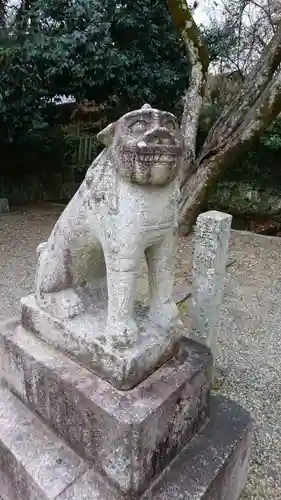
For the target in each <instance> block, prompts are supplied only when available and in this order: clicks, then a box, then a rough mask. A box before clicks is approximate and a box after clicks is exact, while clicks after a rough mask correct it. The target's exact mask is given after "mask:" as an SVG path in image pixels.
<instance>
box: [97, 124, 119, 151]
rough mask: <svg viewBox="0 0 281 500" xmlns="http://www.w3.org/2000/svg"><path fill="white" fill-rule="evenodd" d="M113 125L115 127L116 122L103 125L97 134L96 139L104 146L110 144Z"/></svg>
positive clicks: (113, 130)
mask: <svg viewBox="0 0 281 500" xmlns="http://www.w3.org/2000/svg"><path fill="white" fill-rule="evenodd" d="M115 127H116V122H114V123H110V124H109V125H107V127H105V128H104V129H103V130H101V131H100V132H99V133H98V134H97V139H98V141H100V142H101V143H102V144H104V145H105V146H110V144H111V143H112V139H113V136H114V132H115Z"/></svg>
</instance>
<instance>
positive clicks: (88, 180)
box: [36, 105, 183, 338]
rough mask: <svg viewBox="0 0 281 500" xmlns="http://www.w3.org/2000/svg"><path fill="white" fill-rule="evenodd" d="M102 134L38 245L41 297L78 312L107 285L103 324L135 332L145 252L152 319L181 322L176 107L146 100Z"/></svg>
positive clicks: (67, 314) (63, 313) (62, 312)
mask: <svg viewBox="0 0 281 500" xmlns="http://www.w3.org/2000/svg"><path fill="white" fill-rule="evenodd" d="M98 139H99V140H100V141H101V142H102V143H103V144H104V145H105V148H104V150H103V151H102V152H101V154H100V155H99V156H98V157H97V158H96V159H95V160H94V162H93V163H92V165H91V166H90V168H89V170H88V171H87V174H86V177H85V180H84V181H83V183H82V184H81V186H80V188H79V189H78V191H77V192H76V194H75V195H74V197H73V198H72V200H71V201H70V202H69V204H68V205H67V207H66V208H65V210H64V211H63V213H62V215H61V216H60V218H59V220H58V221H57V223H56V225H55V227H54V229H53V231H52V233H51V235H50V237H49V239H48V241H47V242H46V243H44V244H41V245H40V246H39V247H38V265H37V274H36V300H37V303H38V305H39V306H40V307H41V308H42V309H45V310H47V311H48V312H49V313H50V314H51V315H53V316H55V317H57V318H73V317H75V316H77V315H81V314H83V313H84V312H85V311H86V310H87V308H88V306H89V304H91V303H93V302H94V301H95V300H97V299H96V297H97V296H98V291H99V292H100V290H101V289H103V290H106V294H105V295H104V300H103V306H104V307H105V308H107V326H106V332H107V333H108V334H109V333H110V332H111V331H112V330H114V332H116V335H119V336H122V335H123V336H130V337H131V338H136V337H137V336H138V333H139V332H138V328H137V325H136V322H135V318H134V305H135V296H136V274H137V269H138V266H139V263H140V261H141V258H142V257H143V255H145V257H146V260H147V264H148V274H149V283H150V303H149V307H150V308H149V319H150V321H152V322H154V323H156V324H157V325H160V326H161V327H163V328H165V329H167V328H170V327H171V326H174V325H175V324H178V322H179V315H178V309H177V307H176V305H175V304H174V302H173V300H172V288H173V267H174V266H173V257H174V243H175V228H176V227H177V223H178V201H179V185H178V178H177V175H178V173H179V170H180V167H181V161H182V147H183V146H182V138H181V134H180V129H179V126H178V124H177V121H176V118H175V117H174V116H173V115H172V114H171V113H167V112H164V111H159V110H157V109H154V108H151V107H150V106H149V105H144V106H143V107H142V108H141V109H139V110H136V111H131V112H130V113H127V114H126V115H124V116H123V117H121V118H120V119H119V120H118V121H117V122H116V123H114V124H110V125H109V126H108V127H107V128H106V129H104V130H103V131H101V132H100V133H99V134H98Z"/></svg>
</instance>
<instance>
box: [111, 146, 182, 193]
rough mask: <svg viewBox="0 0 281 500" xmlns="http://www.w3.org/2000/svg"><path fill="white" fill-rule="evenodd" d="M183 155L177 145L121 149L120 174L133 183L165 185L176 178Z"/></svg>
mask: <svg viewBox="0 0 281 500" xmlns="http://www.w3.org/2000/svg"><path fill="white" fill-rule="evenodd" d="M181 153H182V151H181V148H180V147H178V146H175V145H167V146H165V145H161V146H160V145H159V146H155V145H147V146H142V147H138V146H137V147H121V148H120V149H119V173H120V175H121V176H122V177H125V178H127V179H130V181H131V182H133V183H137V184H147V185H158V186H161V185H165V184H167V183H168V182H171V181H172V180H173V179H174V178H175V177H176V175H177V172H178V169H179V158H180V155H181Z"/></svg>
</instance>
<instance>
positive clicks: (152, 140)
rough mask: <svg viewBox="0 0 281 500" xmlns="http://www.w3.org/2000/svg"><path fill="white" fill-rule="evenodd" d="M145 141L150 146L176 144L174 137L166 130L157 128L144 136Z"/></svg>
mask: <svg viewBox="0 0 281 500" xmlns="http://www.w3.org/2000/svg"><path fill="white" fill-rule="evenodd" d="M144 140H145V142H146V143H148V144H160V145H161V144H165V145H173V144H175V142H176V141H175V138H174V137H173V135H172V134H171V133H170V132H169V131H168V130H167V129H165V128H157V129H154V130H151V131H149V132H147V133H146V134H145V136H144Z"/></svg>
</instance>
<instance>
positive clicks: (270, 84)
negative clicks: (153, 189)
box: [168, 0, 281, 234]
mask: <svg viewBox="0 0 281 500" xmlns="http://www.w3.org/2000/svg"><path fill="white" fill-rule="evenodd" d="M168 5H169V8H170V11H171V14H172V18H173V22H174V24H175V26H176V27H177V28H179V29H180V32H181V35H182V37H183V40H184V43H185V46H186V49H187V53H188V57H189V58H190V59H191V63H192V67H193V70H192V75H193V76H192V77H191V85H190V87H189V89H188V90H187V92H186V97H185V106H184V111H183V118H182V134H183V138H184V143H185V151H186V154H185V159H184V160H185V161H184V167H183V175H182V183H181V202H180V231H181V234H187V233H188V232H189V231H190V230H191V228H192V224H193V222H194V219H195V217H196V216H197V215H198V213H199V212H200V208H201V206H202V204H203V202H204V201H205V198H206V195H207V192H208V190H209V188H210V187H211V186H212V185H213V184H214V183H215V182H216V180H217V178H218V177H219V176H220V174H221V173H222V171H223V169H225V168H227V166H228V165H229V164H230V163H231V159H232V158H233V157H234V156H235V155H238V154H240V153H241V151H242V150H243V148H244V147H245V145H246V144H248V143H249V142H250V141H252V140H254V139H255V138H256V137H259V136H260V135H261V134H262V132H263V131H264V130H265V128H267V127H268V125H269V124H270V123H271V122H272V121H274V119H275V118H276V117H277V116H278V115H279V114H280V112H281V71H280V64H281V26H279V27H278V29H277V31H276V33H275V35H274V36H273V38H272V40H271V42H270V43H269V44H268V46H266V47H265V49H264V52H263V53H262V55H261V57H260V59H259V60H258V62H257V64H256V66H255V67H254V69H253V71H252V72H251V73H250V75H249V76H248V78H247V79H246V80H245V82H244V84H243V86H242V88H241V90H240V92H239V94H238V95H237V97H236V99H234V101H233V102H232V103H231V104H230V105H229V106H227V107H226V109H225V110H224V111H223V112H222V114H221V116H220V118H219V119H218V120H217V122H216V123H215V125H214V126H213V128H212V129H211V131H210V133H209V135H208V137H207V139H206V142H205V144H204V145H203V148H202V150H201V152H200V153H199V156H198V157H197V158H196V159H195V146H196V136H197V128H198V120H199V114H200V109H201V106H202V100H203V94H204V84H205V80H206V74H207V68H208V64H207V58H206V48H204V45H203V42H202V39H201V36H200V32H199V30H198V28H197V26H196V24H195V22H194V20H193V19H192V15H191V12H190V10H189V8H188V6H187V3H186V0H168Z"/></svg>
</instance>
